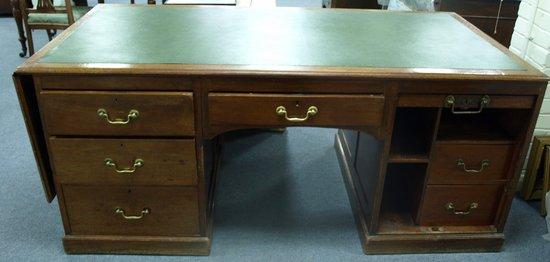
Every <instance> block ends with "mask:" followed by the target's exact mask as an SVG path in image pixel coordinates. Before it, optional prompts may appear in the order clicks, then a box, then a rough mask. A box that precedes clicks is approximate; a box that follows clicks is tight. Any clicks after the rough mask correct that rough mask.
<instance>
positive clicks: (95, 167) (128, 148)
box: [50, 137, 197, 185]
mask: <svg viewBox="0 0 550 262" xmlns="http://www.w3.org/2000/svg"><path fill="white" fill-rule="evenodd" d="M50 151H51V154H52V161H53V165H54V169H55V174H56V176H57V179H58V180H59V181H61V183H72V184H96V185H196V184H197V170H196V154H195V141H194V139H185V140H184V139H81V138H55V137H52V138H50Z"/></svg>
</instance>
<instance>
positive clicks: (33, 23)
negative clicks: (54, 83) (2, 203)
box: [19, 0, 155, 57]
mask: <svg viewBox="0 0 550 262" xmlns="http://www.w3.org/2000/svg"><path fill="white" fill-rule="evenodd" d="M58 1H59V3H58ZM32 2H33V4H34V6H35V8H28V7H27V3H26V1H19V5H20V9H21V12H22V17H23V25H24V27H25V33H26V35H27V40H28V45H29V56H32V55H33V54H34V44H33V38H32V31H33V30H35V29H42V30H46V32H47V34H48V39H49V40H52V38H53V37H54V36H55V34H56V33H57V30H63V29H66V28H67V27H69V26H70V25H72V24H73V23H74V22H75V21H77V20H78V19H80V18H81V17H82V16H84V15H85V14H86V13H87V12H88V11H90V9H92V7H90V6H87V4H86V5H75V4H73V0H33V1H32ZM83 2H84V3H86V1H83ZM78 3H82V1H80V2H78ZM98 3H99V4H104V3H105V0H98ZM130 3H131V4H134V0H130ZM147 3H148V4H155V0H148V1H147ZM20 56H21V57H23V56H24V53H22V54H21V55H20Z"/></svg>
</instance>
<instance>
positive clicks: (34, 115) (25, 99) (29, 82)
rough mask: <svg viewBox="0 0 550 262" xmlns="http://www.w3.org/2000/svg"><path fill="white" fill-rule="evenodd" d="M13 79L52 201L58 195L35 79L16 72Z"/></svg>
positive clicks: (33, 147) (37, 160)
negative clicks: (39, 108)
mask: <svg viewBox="0 0 550 262" xmlns="http://www.w3.org/2000/svg"><path fill="white" fill-rule="evenodd" d="M13 81H14V84H15V90H16V91H17V97H18V98H19V105H20V106H21V112H22V114H23V118H24V120H25V125H26V127H27V133H28V135H29V138H30V142H31V145H32V149H33V153H34V157H35V159H36V163H37V165H38V172H39V173H40V178H41V180H42V187H43V189H44V193H45V194H46V200H47V201H48V202H52V200H53V199H54V198H55V196H56V190H55V187H54V182H53V173H52V169H51V166H50V162H49V160H48V159H49V156H48V151H47V148H46V141H45V139H44V131H43V127H42V122H41V121H40V113H39V110H38V103H37V97H36V93H35V88H34V80H33V78H32V76H30V75H18V74H15V75H14V76H13Z"/></svg>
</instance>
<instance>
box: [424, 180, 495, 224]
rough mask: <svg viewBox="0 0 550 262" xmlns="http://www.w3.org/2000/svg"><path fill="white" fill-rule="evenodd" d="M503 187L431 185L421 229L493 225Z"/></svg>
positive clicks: (427, 194)
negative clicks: (425, 227)
mask: <svg viewBox="0 0 550 262" xmlns="http://www.w3.org/2000/svg"><path fill="white" fill-rule="evenodd" d="M501 191H502V190H501V186H500V185H455V186H439V185H430V186H427V187H426V192H425V193H424V198H423V199H424V203H423V204H422V205H421V210H420V213H419V221H418V224H420V225H421V226H481V225H492V224H493V222H494V221H493V220H494V215H495V213H496V210H497V208H498V204H499V202H500V201H499V200H500V198H501V193H502V192H501Z"/></svg>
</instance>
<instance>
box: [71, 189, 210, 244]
mask: <svg viewBox="0 0 550 262" xmlns="http://www.w3.org/2000/svg"><path fill="white" fill-rule="evenodd" d="M63 194H64V198H65V206H66V210H67V214H68V217H69V224H70V231H71V234H74V235H132V236H194V235H198V234H199V214H198V201H197V190H196V189H195V188H194V187H171V186H165V187H124V186H121V187H118V186H79V185H64V186H63Z"/></svg>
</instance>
